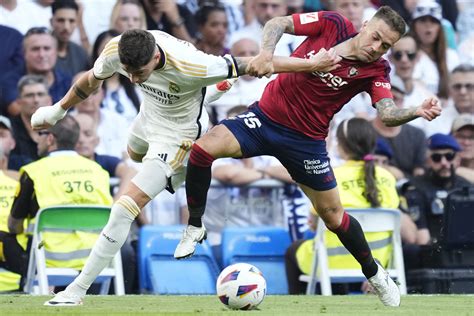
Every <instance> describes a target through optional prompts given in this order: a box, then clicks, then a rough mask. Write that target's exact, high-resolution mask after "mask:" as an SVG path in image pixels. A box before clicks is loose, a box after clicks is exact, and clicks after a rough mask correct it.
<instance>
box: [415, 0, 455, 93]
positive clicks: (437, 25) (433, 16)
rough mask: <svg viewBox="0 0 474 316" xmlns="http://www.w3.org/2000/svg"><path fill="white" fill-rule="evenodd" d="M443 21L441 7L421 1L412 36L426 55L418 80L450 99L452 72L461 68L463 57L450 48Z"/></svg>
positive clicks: (419, 65)
mask: <svg viewBox="0 0 474 316" xmlns="http://www.w3.org/2000/svg"><path fill="white" fill-rule="evenodd" d="M441 20H442V12H441V6H440V5H439V4H438V3H436V2H434V1H428V0H422V1H420V3H419V4H418V5H417V7H416V9H415V11H414V12H413V21H412V28H411V34H412V35H413V37H414V38H415V40H416V41H417V42H418V43H419V45H420V49H421V52H422V54H421V55H420V60H419V61H418V63H417V64H416V66H415V74H414V77H415V78H417V79H420V80H423V82H425V83H426V86H427V87H428V89H430V91H431V92H433V93H434V94H436V95H438V96H439V97H440V98H442V99H447V98H448V88H449V87H448V76H449V72H450V71H452V70H453V69H454V68H455V67H456V66H457V65H458V64H459V56H458V55H457V53H456V51H455V50H453V49H451V48H448V47H447V44H446V38H445V32H444V30H443V27H442V26H441Z"/></svg>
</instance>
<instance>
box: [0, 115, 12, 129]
mask: <svg viewBox="0 0 474 316" xmlns="http://www.w3.org/2000/svg"><path fill="white" fill-rule="evenodd" d="M0 124H1V125H3V126H5V127H6V128H8V129H9V130H11V129H12V123H10V119H9V118H8V117H6V116H3V115H0Z"/></svg>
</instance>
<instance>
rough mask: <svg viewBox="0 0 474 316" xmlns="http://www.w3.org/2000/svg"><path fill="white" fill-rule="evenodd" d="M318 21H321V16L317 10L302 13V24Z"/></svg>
mask: <svg viewBox="0 0 474 316" xmlns="http://www.w3.org/2000/svg"><path fill="white" fill-rule="evenodd" d="M318 21H319V17H318V13H317V12H311V13H304V14H300V23H301V24H308V23H313V22H318Z"/></svg>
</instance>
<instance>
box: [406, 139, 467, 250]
mask: <svg viewBox="0 0 474 316" xmlns="http://www.w3.org/2000/svg"><path fill="white" fill-rule="evenodd" d="M428 148H429V150H428V155H427V161H426V172H425V174H424V175H422V176H417V177H414V178H413V179H412V180H411V181H410V182H409V183H407V184H405V185H404V188H403V191H402V192H403V194H404V196H405V198H406V199H407V203H408V212H409V214H410V215H411V217H412V219H413V220H415V222H416V224H417V226H418V228H428V231H427V235H426V236H425V238H424V239H423V240H422V241H421V242H419V244H429V243H432V244H436V243H437V242H438V241H439V237H440V234H441V231H442V228H443V214H444V207H445V205H444V203H445V201H446V197H447V195H448V192H449V191H451V190H453V189H455V188H460V187H463V186H469V185H470V184H469V182H468V181H467V180H466V179H464V178H463V177H460V176H457V175H456V173H455V170H456V169H457V167H458V166H459V156H458V155H459V152H460V151H461V147H460V146H459V144H458V143H457V141H456V139H455V138H454V137H452V136H450V135H446V134H440V133H439V134H434V135H432V136H431V137H430V138H429V139H428Z"/></svg>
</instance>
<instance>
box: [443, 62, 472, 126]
mask: <svg viewBox="0 0 474 316" xmlns="http://www.w3.org/2000/svg"><path fill="white" fill-rule="evenodd" d="M449 79H450V80H449V88H450V89H449V94H450V96H451V99H452V104H450V106H449V107H448V108H447V110H446V111H444V113H443V115H444V116H445V117H446V118H447V119H448V120H449V123H448V125H449V126H451V124H452V122H453V121H454V120H455V119H456V118H457V117H458V116H459V114H464V113H467V114H472V113H474V65H469V64H461V65H459V66H457V67H456V68H454V70H453V72H452V73H451V76H450V78H449Z"/></svg>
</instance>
